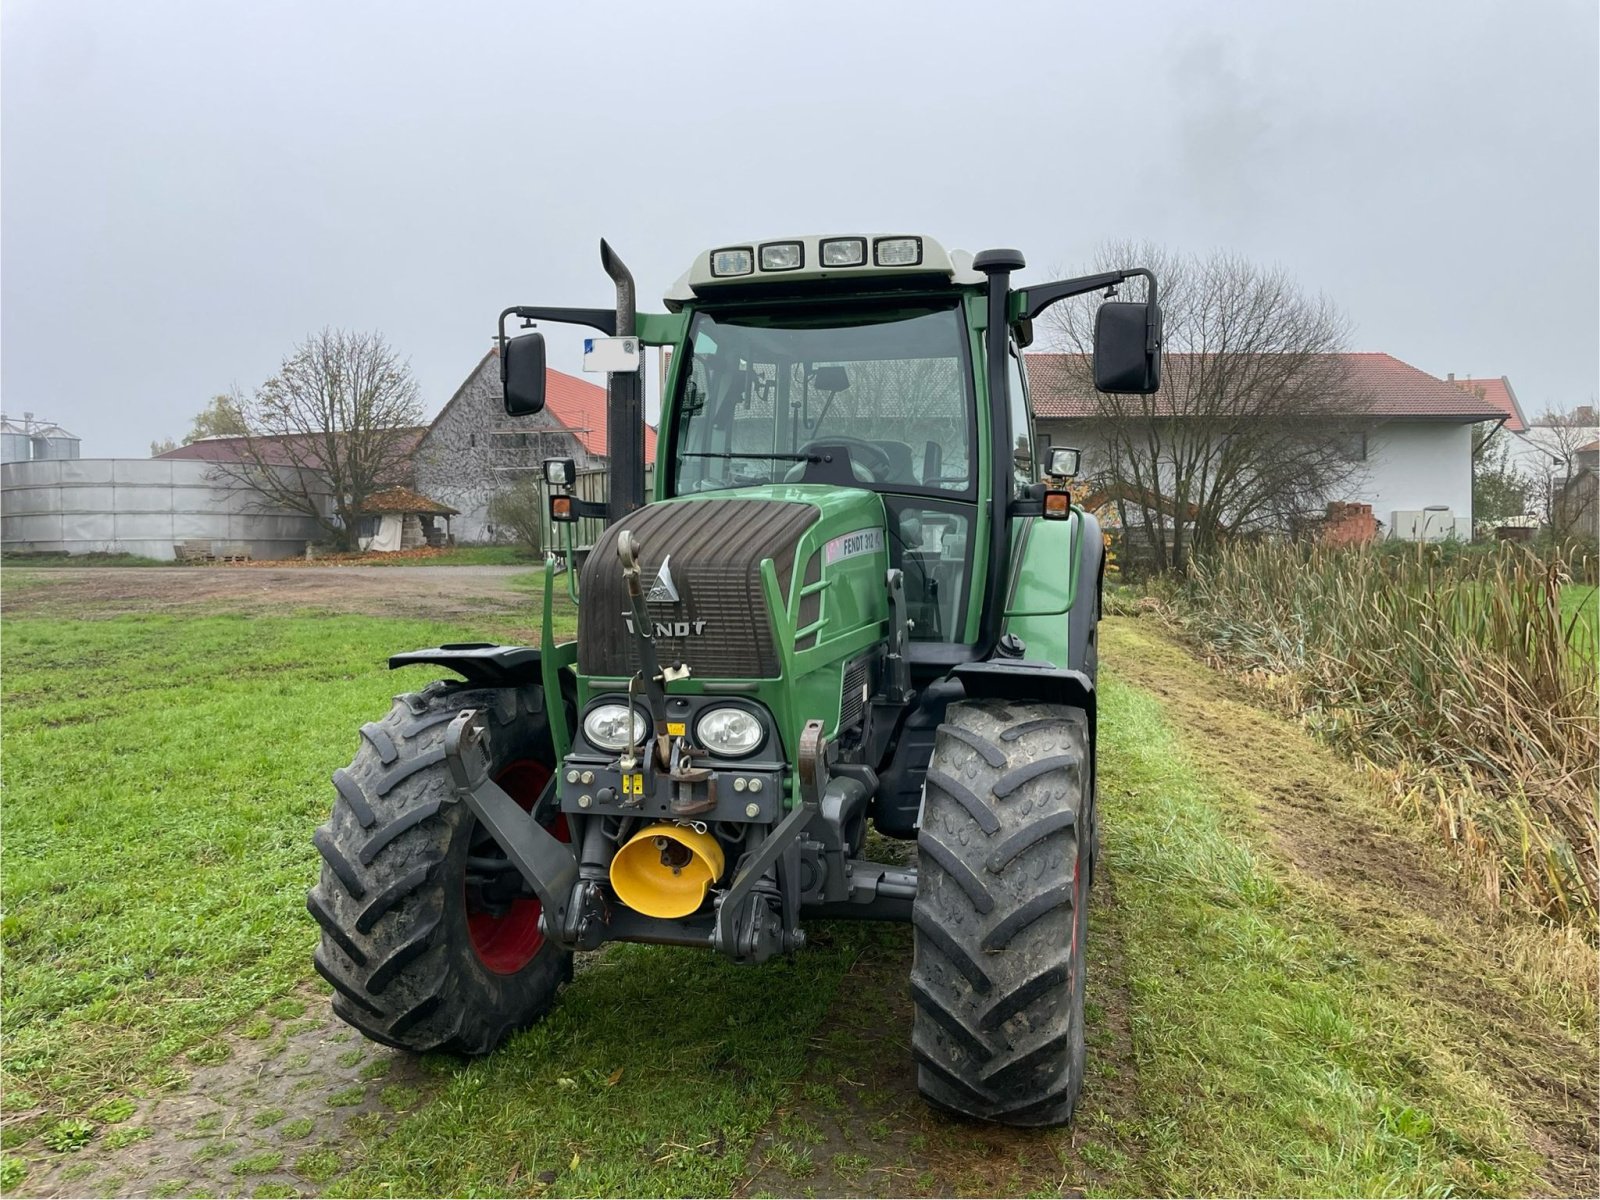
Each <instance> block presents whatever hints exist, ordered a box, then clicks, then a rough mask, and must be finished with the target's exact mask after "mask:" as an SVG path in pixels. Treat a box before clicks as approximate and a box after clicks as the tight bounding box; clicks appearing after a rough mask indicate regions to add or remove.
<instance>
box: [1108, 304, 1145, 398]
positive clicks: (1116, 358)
mask: <svg viewBox="0 0 1600 1200" xmlns="http://www.w3.org/2000/svg"><path fill="white" fill-rule="evenodd" d="M1152 321H1153V322H1154V325H1153V327H1152V325H1151V322H1152ZM1094 386H1095V390H1096V391H1099V392H1132V393H1134V394H1135V395H1140V396H1148V395H1150V393H1152V392H1155V391H1158V390H1160V388H1161V307H1160V305H1149V304H1141V303H1138V302H1137V301H1125V300H1108V301H1107V302H1106V303H1104V304H1102V305H1101V306H1100V308H1099V309H1098V311H1096V313H1095V315H1094Z"/></svg>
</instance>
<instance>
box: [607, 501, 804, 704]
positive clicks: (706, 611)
mask: <svg viewBox="0 0 1600 1200" xmlns="http://www.w3.org/2000/svg"><path fill="white" fill-rule="evenodd" d="M820 516H821V514H820V513H819V512H818V510H817V509H816V508H815V506H813V505H810V504H798V503H791V502H788V501H781V500H695V501H688V502H684V503H679V504H652V505H647V506H645V507H644V508H641V509H639V510H638V511H637V512H634V513H630V514H629V515H628V516H627V518H625V519H624V520H622V521H619V522H618V523H617V524H615V525H613V526H611V527H610V528H609V529H607V530H606V531H605V533H603V534H602V535H601V536H600V540H599V541H598V542H596V543H595V547H594V550H593V551H592V552H591V553H590V554H589V557H588V558H587V560H586V561H585V562H584V565H583V568H582V570H581V572H580V574H579V583H580V585H581V586H580V590H579V597H580V599H581V602H582V618H581V619H580V620H579V622H578V670H579V671H581V672H582V673H583V674H585V675H601V676H613V677H615V676H626V675H632V674H633V673H634V671H636V670H637V669H638V666H637V663H636V662H635V660H634V653H633V642H632V637H631V635H630V634H629V633H628V627H627V624H626V622H625V620H624V614H625V613H627V612H628V611H629V609H628V593H627V590H626V588H625V587H624V586H623V582H622V564H621V561H620V560H619V559H618V558H617V535H618V534H620V533H621V532H622V530H624V529H628V530H631V531H632V532H633V534H634V536H635V537H637V538H638V539H639V543H640V545H641V546H642V547H643V552H642V554H641V557H640V568H641V574H642V576H643V582H644V588H645V591H646V593H648V592H649V591H650V590H651V588H652V586H653V585H654V583H655V581H656V579H657V576H658V574H659V573H660V570H661V563H662V560H664V559H666V558H668V557H669V556H670V557H671V560H672V561H671V564H670V566H669V568H668V570H669V572H670V574H671V576H672V582H673V585H674V587H676V589H677V592H678V602H677V603H672V602H670V601H664V600H653V601H650V602H649V603H648V604H647V605H646V607H647V608H648V609H649V611H650V616H651V619H652V620H654V621H656V622H657V623H658V624H662V623H666V624H671V625H673V626H674V627H676V628H681V627H682V625H683V623H690V624H691V626H692V624H693V623H695V622H703V623H704V624H703V625H702V626H701V629H702V632H701V633H700V634H698V635H696V634H694V633H690V634H688V635H687V636H679V635H677V634H676V633H673V634H667V635H663V634H661V633H659V632H658V633H657V635H656V654H657V656H658V657H659V658H660V660H661V662H662V664H663V665H669V666H670V665H672V664H675V663H678V662H685V663H688V664H689V666H690V667H691V668H692V669H693V670H694V673H695V675H696V676H697V677H699V678H703V679H719V678H720V679H763V678H767V679H770V678H772V677H773V676H776V675H777V674H778V672H779V669H780V668H779V661H778V655H777V652H776V649H775V648H774V646H773V640H772V622H771V620H770V619H769V617H768V614H767V605H766V601H765V599H764V597H763V594H762V590H761V560H762V559H764V558H770V559H772V560H773V563H774V565H775V566H776V567H777V571H778V582H779V583H780V584H781V585H782V586H783V587H785V588H787V587H788V586H789V577H790V574H791V572H792V571H793V569H794V555H795V547H796V546H797V544H798V543H799V541H800V537H801V535H802V534H804V533H805V531H806V530H807V529H809V528H810V527H811V526H812V525H813V524H815V523H816V522H817V520H818V519H819V518H820Z"/></svg>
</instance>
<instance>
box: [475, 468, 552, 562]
mask: <svg viewBox="0 0 1600 1200" xmlns="http://www.w3.org/2000/svg"><path fill="white" fill-rule="evenodd" d="M544 508H545V498H544V489H543V488H542V487H541V486H540V484H539V481H538V479H537V478H536V477H534V476H529V477H527V478H525V479H522V480H520V481H518V482H517V483H514V484H512V485H511V486H510V487H508V488H506V489H505V491H503V492H500V493H498V494H497V495H496V496H495V497H494V499H492V500H491V501H489V520H490V521H491V522H492V523H493V524H494V525H495V526H496V527H497V528H498V529H499V530H500V531H501V532H503V533H509V534H510V535H511V538H512V540H514V541H515V542H516V543H517V544H518V545H521V546H526V547H527V548H528V549H529V550H530V551H532V552H533V553H534V554H535V555H538V554H541V553H543V551H544Z"/></svg>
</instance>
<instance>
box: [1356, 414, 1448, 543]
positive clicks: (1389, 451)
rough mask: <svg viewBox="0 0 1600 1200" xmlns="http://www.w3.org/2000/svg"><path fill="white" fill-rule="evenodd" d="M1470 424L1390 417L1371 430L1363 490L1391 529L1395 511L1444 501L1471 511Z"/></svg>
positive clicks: (1375, 514)
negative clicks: (1398, 419) (1405, 419)
mask: <svg viewBox="0 0 1600 1200" xmlns="http://www.w3.org/2000/svg"><path fill="white" fill-rule="evenodd" d="M1472 429H1473V427H1472V426H1471V425H1457V424H1451V423H1447V422H1441V421H1391V422H1388V423H1387V424H1384V425H1380V426H1378V428H1376V429H1375V430H1373V431H1372V432H1371V433H1370V434H1368V435H1367V479H1366V482H1365V485H1364V486H1363V487H1362V489H1361V491H1362V493H1363V494H1362V495H1360V496H1354V497H1349V498H1350V499H1356V500H1360V501H1362V502H1363V503H1366V504H1370V505H1372V512H1373V515H1374V516H1376V517H1377V518H1378V520H1380V521H1382V522H1383V523H1384V528H1385V530H1386V531H1388V529H1389V526H1390V523H1391V521H1392V520H1393V514H1394V513H1396V512H1405V511H1410V512H1415V511H1417V510H1420V509H1425V508H1430V507H1433V506H1436V505H1444V506H1445V507H1446V508H1448V509H1449V510H1450V512H1451V513H1452V514H1453V515H1454V516H1456V517H1465V518H1467V519H1468V522H1469V524H1468V525H1467V526H1466V528H1467V529H1468V530H1470V529H1471V524H1470V521H1471V517H1472Z"/></svg>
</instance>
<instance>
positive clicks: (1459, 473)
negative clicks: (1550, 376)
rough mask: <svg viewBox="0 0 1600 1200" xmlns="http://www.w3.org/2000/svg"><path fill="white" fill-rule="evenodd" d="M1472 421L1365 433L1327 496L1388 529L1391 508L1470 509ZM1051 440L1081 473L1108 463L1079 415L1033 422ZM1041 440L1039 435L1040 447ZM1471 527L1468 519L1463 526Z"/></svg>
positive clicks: (1462, 512) (1401, 424) (1400, 425)
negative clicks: (1362, 458) (1076, 459)
mask: <svg viewBox="0 0 1600 1200" xmlns="http://www.w3.org/2000/svg"><path fill="white" fill-rule="evenodd" d="M1472 430H1473V426H1471V425H1467V424H1456V423H1452V422H1446V421H1390V422H1386V423H1384V424H1382V425H1379V426H1376V427H1375V428H1373V429H1372V430H1371V431H1370V432H1369V433H1368V435H1367V461H1366V462H1365V463H1362V464H1358V466H1357V468H1356V470H1355V471H1354V472H1353V474H1352V477H1351V480H1350V484H1349V486H1348V487H1346V488H1343V489H1341V494H1339V495H1334V496H1329V497H1328V500H1344V501H1354V502H1356V503H1362V504H1370V505H1372V511H1373V515H1374V516H1376V517H1377V518H1378V519H1379V520H1380V521H1382V522H1383V523H1384V528H1385V530H1387V529H1388V528H1389V526H1390V524H1391V521H1392V514H1393V513H1394V512H1395V511H1396V510H1418V509H1425V508H1428V507H1430V506H1433V505H1441V504H1442V505H1445V506H1447V507H1448V508H1449V509H1450V510H1451V513H1452V514H1453V515H1454V516H1456V517H1461V518H1469V519H1470V517H1471V515H1472ZM1038 432H1039V433H1040V434H1042V435H1044V436H1046V437H1048V438H1049V440H1050V444H1051V445H1052V446H1075V447H1077V448H1078V449H1080V450H1082V451H1083V468H1082V474H1083V476H1084V477H1085V478H1090V477H1092V476H1094V475H1095V474H1096V473H1097V472H1099V471H1102V470H1104V469H1105V467H1106V466H1107V457H1106V441H1105V439H1104V438H1103V437H1101V436H1099V435H1098V434H1096V433H1095V432H1094V431H1093V429H1092V428H1091V427H1090V426H1089V425H1088V424H1086V423H1085V422H1082V421H1059V420H1057V421H1050V420H1043V421H1039V422H1038ZM1042 444H1043V440H1042V439H1041V448H1042ZM1462 528H1463V530H1466V529H1470V528H1471V526H1470V524H1467V525H1465V526H1463V527H1462Z"/></svg>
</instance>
